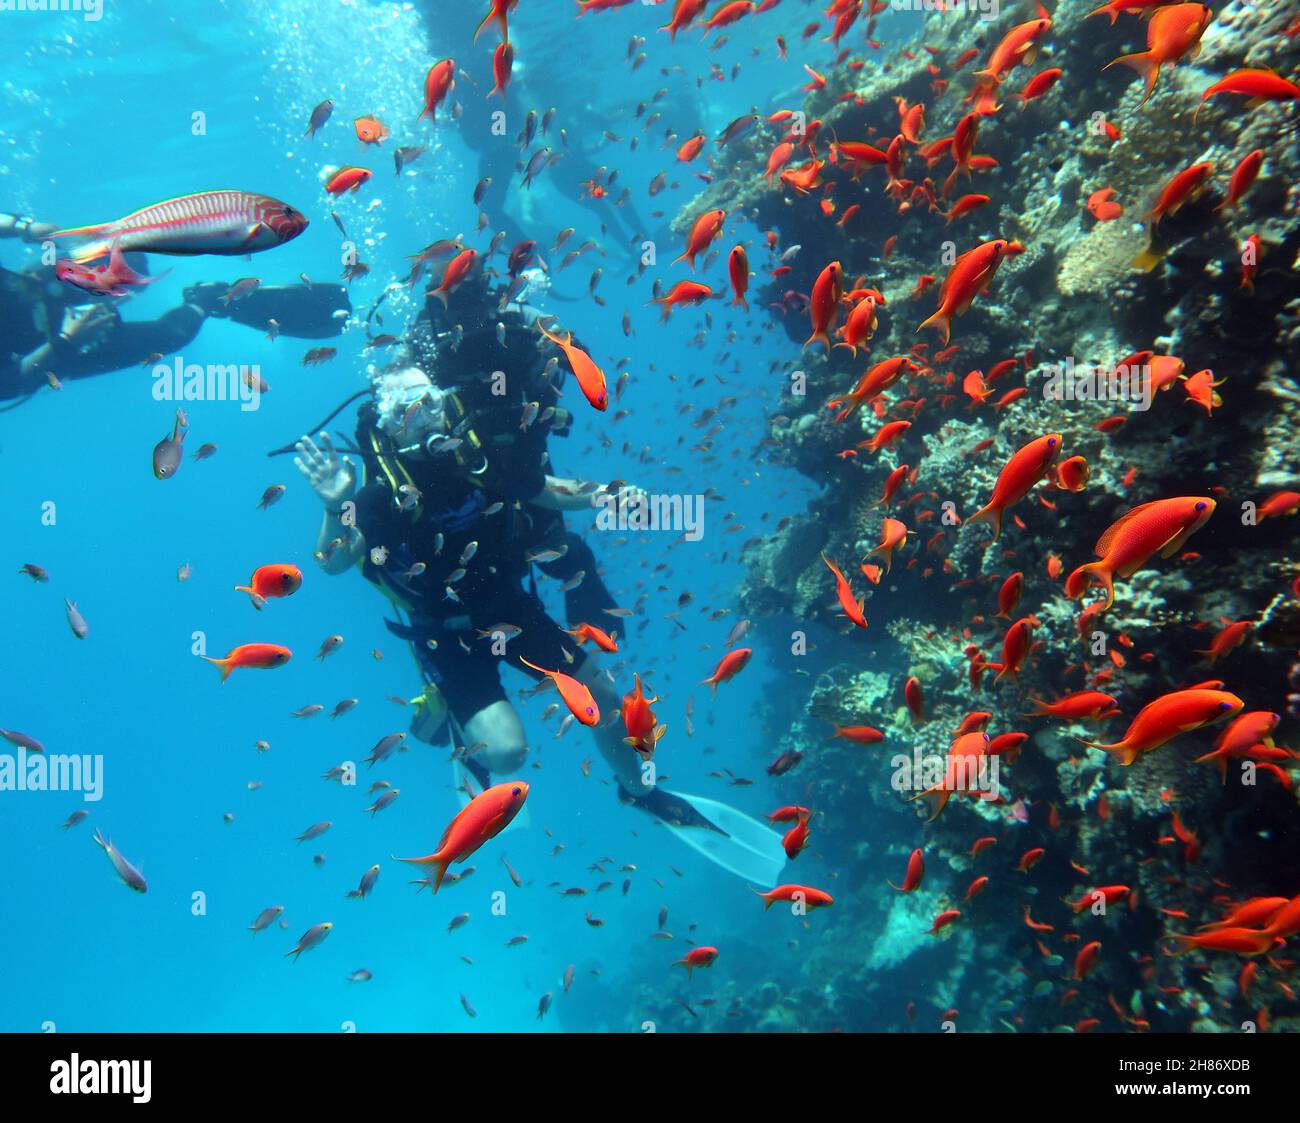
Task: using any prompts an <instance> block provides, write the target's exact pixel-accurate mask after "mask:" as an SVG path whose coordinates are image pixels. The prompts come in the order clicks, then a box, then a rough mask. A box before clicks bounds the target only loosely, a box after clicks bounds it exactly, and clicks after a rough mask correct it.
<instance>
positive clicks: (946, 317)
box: [912, 308, 952, 347]
mask: <svg viewBox="0 0 1300 1123" xmlns="http://www.w3.org/2000/svg"><path fill="white" fill-rule="evenodd" d="M931 324H933V325H934V326H935V327H937V328H938V329H939V330H940V331H942V332H943V343H944V346H945V347H946V346H947V345H948V337H949V336H950V335H951V334H952V313H951V312H945V311H944V310H943V309H942V308H940V309H938V310H937V311H936V312H935V314H934V315H933V316H929V317H927V318H926V319H924V320H922V321H921V322H920V323H919V324H917V325H916V331H918V332H919V331H920V330H921V329H922V328H924V327H929V326H930V325H931ZM912 334H913V335H915V334H916V332H913V333H912Z"/></svg>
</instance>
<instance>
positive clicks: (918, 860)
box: [885, 849, 925, 893]
mask: <svg viewBox="0 0 1300 1123" xmlns="http://www.w3.org/2000/svg"><path fill="white" fill-rule="evenodd" d="M924 878H925V855H924V854H923V853H922V852H921V851H920V850H919V849H917V850H913V851H912V856H911V857H910V858H908V859H907V874H906V875H905V876H904V877H903V884H902V885H895V884H894V883H893V882H892V881H886V882H885V884H886V885H888V886H889V887H890V888H891V889H897V890H898V891H899V892H900V893H910V892H912V890H914V889H919V888H920V886H921V882H922V880H923V879H924Z"/></svg>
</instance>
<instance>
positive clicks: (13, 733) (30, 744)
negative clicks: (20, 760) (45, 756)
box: [0, 729, 45, 753]
mask: <svg viewBox="0 0 1300 1123" xmlns="http://www.w3.org/2000/svg"><path fill="white" fill-rule="evenodd" d="M0 737H3V738H4V739H5V740H6V741H8V742H9V743H10V744H11V745H17V746H18V747H19V748H20V749H26V750H27V751H28V752H29V753H43V752H44V751H45V746H44V745H42V744H41V743H40V742H39V741H38V740H36V738H35V737H28V736H27V734H26V733H19V732H18V730H16V729H0Z"/></svg>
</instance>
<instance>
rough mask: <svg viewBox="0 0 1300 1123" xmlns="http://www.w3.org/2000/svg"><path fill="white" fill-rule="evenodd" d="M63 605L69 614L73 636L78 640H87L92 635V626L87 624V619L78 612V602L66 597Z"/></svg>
mask: <svg viewBox="0 0 1300 1123" xmlns="http://www.w3.org/2000/svg"><path fill="white" fill-rule="evenodd" d="M63 603H64V606H65V608H66V611H67V613H68V627H69V628H71V629H72V634H73V635H74V636H76V637H77V639H85V638H86V637H87V636H88V635H90V625H89V624H87V623H86V618H85V617H84V616H82V615H81V613H80V612H78V611H77V602H76V601H72V600H68V598H67V597H64V598H63Z"/></svg>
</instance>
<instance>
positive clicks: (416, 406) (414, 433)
mask: <svg viewBox="0 0 1300 1123" xmlns="http://www.w3.org/2000/svg"><path fill="white" fill-rule="evenodd" d="M443 397H444V395H443V392H442V391H441V390H439V389H438V387H436V386H433V385H431V384H429V383H427V382H425V383H422V384H416V385H408V386H397V387H392V388H388V387H381V388H380V389H379V391H378V392H377V393H376V395H375V410H376V418H375V421H376V424H377V425H378V427H379V429H380V430H381V431H382V432H383V433H384V434H385V435H386V436H388V437H389V438H391V439H392V440H393V442H394V443H395V444H397V446H398V451H399V452H408V451H413V450H415V449H417V448H420V447H422V446H423V445H424V443H425V442H426V440H427V439H428V438H429V437H430V436H432V435H433V434H435V433H441V432H443V431H444V430H445V429H446V424H447V422H446V415H445V410H444V406H443Z"/></svg>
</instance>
